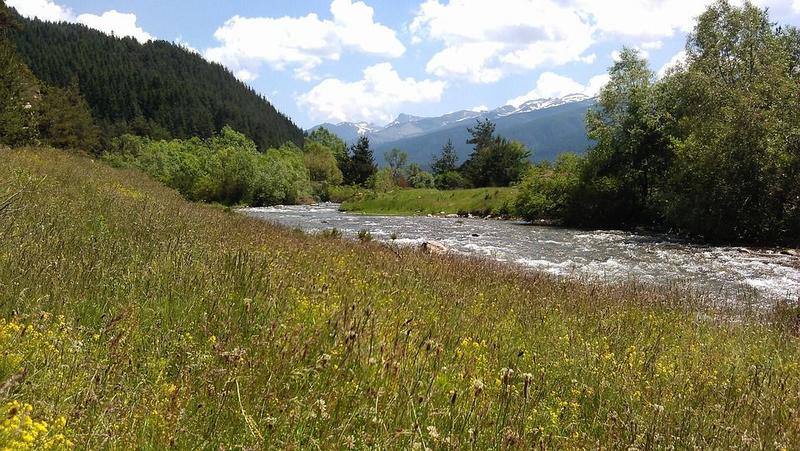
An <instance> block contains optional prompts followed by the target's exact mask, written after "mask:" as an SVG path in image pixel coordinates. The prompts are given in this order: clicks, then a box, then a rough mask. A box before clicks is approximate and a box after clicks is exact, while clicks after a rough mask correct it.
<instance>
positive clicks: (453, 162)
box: [431, 139, 469, 176]
mask: <svg viewBox="0 0 800 451" xmlns="http://www.w3.org/2000/svg"><path fill="white" fill-rule="evenodd" d="M467 143H469V141H467ZM457 163H458V155H457V154H456V149H455V147H454V146H453V141H452V140H451V139H448V140H447V144H445V145H444V146H442V153H441V154H440V155H439V156H438V157H434V158H433V162H431V170H432V171H433V175H435V176H439V175H442V174H445V173H447V172H453V171H456V170H457V169H458V165H457Z"/></svg>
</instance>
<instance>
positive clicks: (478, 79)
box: [6, 0, 800, 128]
mask: <svg viewBox="0 0 800 451" xmlns="http://www.w3.org/2000/svg"><path fill="white" fill-rule="evenodd" d="M710 2H711V1H710V0H626V1H601V0H363V1H358V0H310V1H293V2H287V1H280V0H264V1H253V0H226V1H219V0H6V4H8V5H9V6H12V7H14V8H16V9H17V10H18V11H19V12H20V13H21V14H22V15H24V16H27V17H34V16H35V17H38V18H40V19H42V20H50V21H69V22H78V23H82V24H85V25H86V26H89V27H92V28H96V29H98V30H101V31H103V32H106V33H109V34H112V33H113V34H114V35H117V36H132V37H134V38H136V39H137V40H139V41H141V42H146V41H148V40H151V39H162V40H166V41H172V42H176V43H179V44H180V45H183V46H184V47H186V48H187V49H189V50H191V51H194V52H197V53H199V54H200V55H202V56H203V57H204V58H206V59H208V60H210V61H215V62H218V63H220V64H223V65H224V66H226V67H228V68H229V69H230V70H231V72H233V73H234V74H235V75H236V77H237V78H239V79H240V80H242V81H243V82H245V83H247V84H249V85H250V86H252V87H253V88H254V89H255V90H256V91H258V92H260V93H261V94H263V95H264V96H265V97H266V98H267V99H269V101H270V102H272V104H273V105H275V106H276V108H278V109H279V110H280V111H282V112H284V113H285V114H287V115H289V116H290V117H291V118H292V119H293V120H294V121H295V122H296V123H297V124H298V125H300V126H301V127H304V128H310V127H311V126H313V125H316V124H319V123H322V122H334V123H337V122H341V121H350V122H360V121H365V122H371V123H375V124H379V125H383V124H386V123H388V122H390V121H392V120H393V119H394V117H396V116H397V115H398V114H399V113H406V114H413V115H417V116H439V115H442V114H445V113H449V112H453V111H457V110H465V109H467V110H482V109H494V108H497V107H500V106H503V105H506V104H513V105H518V104H520V103H522V102H524V101H526V100H531V99H536V98H546V97H560V96H564V95H567V94H573V93H584V94H587V95H590V96H591V95H595V94H596V93H597V92H598V90H599V89H600V88H602V86H603V84H604V83H605V82H606V80H607V76H606V73H607V69H608V67H609V66H610V65H611V64H613V62H614V58H615V57H616V55H617V54H618V52H619V50H620V49H621V48H622V47H623V46H628V47H633V48H636V49H639V50H640V52H641V54H642V55H644V56H646V57H647V58H648V60H649V61H650V65H651V68H652V69H653V71H654V72H656V73H663V71H664V70H665V68H666V67H668V66H669V65H671V64H674V63H675V62H678V61H680V60H681V58H682V55H683V54H682V50H683V47H684V45H685V42H686V35H687V33H689V32H690V31H691V29H692V27H693V24H694V19H695V18H696V17H697V16H698V15H699V14H700V13H701V12H702V11H703V9H704V8H705V6H706V5H708V4H709V3H710ZM732 3H740V0H732ZM753 3H755V4H757V5H758V6H762V7H768V8H769V11H770V16H771V19H772V20H773V21H775V22H778V23H780V24H789V25H795V26H798V25H800V0H755V1H754V2H753Z"/></svg>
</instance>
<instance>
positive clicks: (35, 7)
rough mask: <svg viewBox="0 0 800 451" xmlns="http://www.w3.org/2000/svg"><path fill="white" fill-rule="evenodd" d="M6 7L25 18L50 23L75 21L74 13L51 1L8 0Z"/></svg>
mask: <svg viewBox="0 0 800 451" xmlns="http://www.w3.org/2000/svg"><path fill="white" fill-rule="evenodd" d="M6 5H8V6H10V7H12V8H14V9H16V10H17V12H18V13H20V14H21V15H22V16H24V17H28V18H33V17H38V18H39V19H40V20H46V21H50V22H71V21H74V20H75V17H74V16H73V15H72V11H71V10H70V9H69V8H65V7H63V6H61V5H58V4H56V3H55V2H52V1H50V0H7V1H6Z"/></svg>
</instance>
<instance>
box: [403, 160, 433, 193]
mask: <svg viewBox="0 0 800 451" xmlns="http://www.w3.org/2000/svg"><path fill="white" fill-rule="evenodd" d="M406 181H407V182H408V184H409V185H410V186H411V187H412V188H433V187H434V186H433V185H434V178H433V175H431V173H430V172H426V171H424V170H423V169H422V167H421V166H420V165H418V164H416V163H411V165H409V166H408V169H407V170H406Z"/></svg>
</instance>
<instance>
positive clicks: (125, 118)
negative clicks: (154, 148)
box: [13, 15, 303, 149]
mask: <svg viewBox="0 0 800 451" xmlns="http://www.w3.org/2000/svg"><path fill="white" fill-rule="evenodd" d="M15 18H16V20H17V21H18V22H19V23H20V24H21V25H22V29H21V30H20V31H16V32H14V33H13V37H14V40H15V42H16V46H17V51H18V53H19V54H20V56H21V58H22V59H23V60H24V62H25V63H26V64H27V65H28V67H30V69H31V71H32V72H33V74H34V75H35V76H36V77H37V78H38V79H40V80H42V81H43V82H45V83H47V84H50V85H54V86H59V87H65V86H67V85H68V84H70V82H71V81H73V80H77V81H78V85H79V88H80V92H81V94H82V95H83V97H84V98H85V99H86V101H87V102H88V103H89V106H90V108H91V110H92V115H93V116H94V118H95V120H96V121H97V122H98V123H99V124H100V125H101V127H102V128H103V130H104V134H105V135H106V137H110V136H114V135H118V134H121V133H131V132H133V133H138V134H146V135H150V136H155V137H164V138H168V137H175V138H188V137H191V136H200V137H208V136H211V135H212V134H214V133H217V132H218V131H220V130H221V129H222V127H224V126H225V125H230V126H231V127H233V128H235V129H236V130H238V131H240V132H242V133H244V134H245V135H246V136H248V137H249V138H251V139H252V140H253V141H254V142H255V143H256V145H258V146H259V148H261V149H266V148H268V147H273V146H279V145H281V144H284V143H286V142H287V141H293V142H295V143H297V144H299V145H302V142H303V131H302V130H301V129H300V128H299V127H297V126H296V125H295V124H294V123H292V121H291V120H290V119H289V118H288V117H287V116H285V115H284V114H282V113H280V112H279V111H277V110H276V109H275V107H273V106H272V105H271V104H270V103H269V102H268V101H267V100H266V99H265V98H264V97H263V96H261V95H259V94H257V93H256V92H255V91H254V90H252V89H251V88H249V87H248V86H247V85H245V84H244V83H242V82H240V81H239V80H237V79H236V77H234V76H233V75H232V74H231V73H230V71H228V70H227V69H225V68H224V67H222V66H221V65H219V64H215V63H210V62H208V61H206V60H205V59H203V58H202V57H201V56H200V55H198V54H196V53H193V52H190V51H188V50H186V49H184V48H182V47H180V46H177V45H175V44H172V43H169V42H165V41H150V42H148V43H146V44H140V43H139V42H138V41H136V40H134V39H132V38H118V37H113V36H109V35H106V34H104V33H101V32H99V31H96V30H93V29H90V28H88V27H86V26H84V25H80V24H72V23H52V22H42V21H39V20H36V19H34V20H29V19H25V18H23V17H21V16H19V15H16V17H15Z"/></svg>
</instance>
